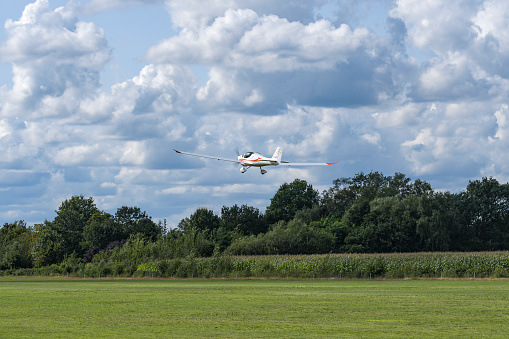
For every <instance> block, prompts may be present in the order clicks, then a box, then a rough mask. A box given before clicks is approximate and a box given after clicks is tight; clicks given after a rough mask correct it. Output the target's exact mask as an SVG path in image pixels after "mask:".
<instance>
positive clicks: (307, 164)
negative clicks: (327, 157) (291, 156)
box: [279, 161, 337, 166]
mask: <svg viewBox="0 0 509 339" xmlns="http://www.w3.org/2000/svg"><path fill="white" fill-rule="evenodd" d="M334 164H337V162H286V161H281V163H280V164H279V166H330V165H334Z"/></svg>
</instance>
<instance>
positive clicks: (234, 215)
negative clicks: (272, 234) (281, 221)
mask: <svg viewBox="0 0 509 339" xmlns="http://www.w3.org/2000/svg"><path fill="white" fill-rule="evenodd" d="M221 221H222V223H223V226H224V228H225V229H226V230H228V231H230V232H238V233H240V234H244V235H253V234H259V233H264V232H266V231H267V224H266V222H265V218H264V216H263V214H262V213H260V210H259V209H258V208H254V207H251V206H247V205H242V206H241V207H239V206H237V205H233V206H232V207H226V206H223V208H222V209H221Z"/></svg>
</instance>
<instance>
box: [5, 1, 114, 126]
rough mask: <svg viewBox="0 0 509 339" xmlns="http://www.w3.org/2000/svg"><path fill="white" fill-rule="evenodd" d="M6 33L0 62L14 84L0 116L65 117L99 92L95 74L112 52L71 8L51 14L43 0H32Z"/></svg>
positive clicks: (99, 33)
mask: <svg viewBox="0 0 509 339" xmlns="http://www.w3.org/2000/svg"><path fill="white" fill-rule="evenodd" d="M5 28H6V31H7V34H8V39H7V41H6V42H5V43H4V44H3V45H2V46H1V49H0V53H1V55H2V61H4V62H11V63H12V64H13V83H14V85H13V89H12V90H11V91H9V92H8V93H7V94H6V98H5V103H4V105H3V107H2V111H1V113H0V114H1V115H3V116H12V115H15V114H17V112H24V116H25V117H26V116H28V115H32V116H33V117H34V118H36V117H48V116H60V115H69V114H70V113H73V112H74V111H75V110H76V109H77V105H76V103H78V102H79V99H80V98H83V97H87V96H90V95H91V94H93V93H94V91H95V89H97V88H98V87H99V72H100V71H101V70H102V69H103V67H104V65H105V64H106V63H107V62H108V61H109V59H110V57H111V52H110V49H109V48H108V44H107V40H106V39H105V37H104V32H103V31H102V30H101V29H99V28H97V27H96V26H95V25H94V24H93V23H87V22H82V21H79V20H78V19H77V17H76V16H75V15H74V14H73V7H72V3H69V5H68V6H66V7H60V8H57V9H56V10H51V9H50V7H49V3H48V1H47V0H37V1H36V2H34V3H32V4H29V5H27V6H26V8H25V10H24V11H23V14H22V16H21V18H20V19H19V20H18V21H13V20H7V22H6V24H5ZM29 112H30V113H29Z"/></svg>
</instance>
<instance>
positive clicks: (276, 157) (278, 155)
mask: <svg viewBox="0 0 509 339" xmlns="http://www.w3.org/2000/svg"><path fill="white" fill-rule="evenodd" d="M282 155H283V147H278V148H276V151H275V152H274V155H273V156H272V159H273V160H275V161H277V163H278V165H279V164H280V163H281V157H282Z"/></svg>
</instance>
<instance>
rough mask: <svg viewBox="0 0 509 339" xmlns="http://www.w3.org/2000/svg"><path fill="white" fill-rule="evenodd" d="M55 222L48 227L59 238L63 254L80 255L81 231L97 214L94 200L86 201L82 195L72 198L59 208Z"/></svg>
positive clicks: (81, 250) (82, 251)
mask: <svg viewBox="0 0 509 339" xmlns="http://www.w3.org/2000/svg"><path fill="white" fill-rule="evenodd" d="M56 212H57V216H56V217H55V220H54V221H53V222H52V223H50V224H49V226H50V227H51V228H52V229H53V230H55V231H56V232H57V233H58V234H59V235H60V237H61V241H62V242H61V245H62V248H63V251H64V253H65V254H71V253H73V252H77V254H79V255H82V254H83V253H84V249H83V248H82V247H81V243H82V241H83V229H84V228H85V225H86V224H87V221H88V219H90V217H91V216H92V215H93V214H94V213H96V212H99V210H98V209H97V207H96V206H95V203H94V199H92V198H91V197H90V198H88V199H86V198H85V197H83V195H80V196H73V197H71V199H69V200H65V201H64V202H62V204H61V205H60V206H59V208H58V211H56Z"/></svg>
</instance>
